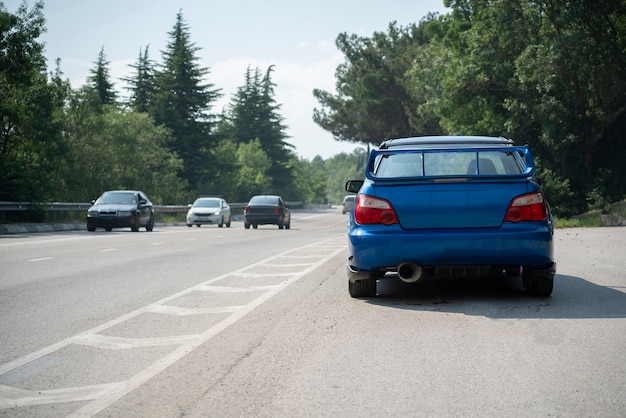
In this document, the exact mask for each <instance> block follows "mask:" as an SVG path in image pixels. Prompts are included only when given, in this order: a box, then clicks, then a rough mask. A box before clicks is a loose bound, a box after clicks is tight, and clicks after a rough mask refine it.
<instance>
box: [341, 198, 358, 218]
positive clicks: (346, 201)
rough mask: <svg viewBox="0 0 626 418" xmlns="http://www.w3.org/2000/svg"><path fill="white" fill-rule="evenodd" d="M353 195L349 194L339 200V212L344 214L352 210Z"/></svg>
mask: <svg viewBox="0 0 626 418" xmlns="http://www.w3.org/2000/svg"><path fill="white" fill-rule="evenodd" d="M354 199H355V197H354V195H349V196H346V197H344V198H343V202H341V206H342V208H341V213H342V214H344V215H345V214H346V213H348V212H350V211H351V210H352V208H353V207H354Z"/></svg>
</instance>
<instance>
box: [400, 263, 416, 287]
mask: <svg viewBox="0 0 626 418" xmlns="http://www.w3.org/2000/svg"><path fill="white" fill-rule="evenodd" d="M398 277H400V280H402V281H403V282H405V283H415V282H416V281H418V280H419V279H420V277H422V268H421V267H420V266H418V265H417V264H415V263H400V264H398Z"/></svg>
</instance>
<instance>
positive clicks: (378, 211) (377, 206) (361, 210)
mask: <svg viewBox="0 0 626 418" xmlns="http://www.w3.org/2000/svg"><path fill="white" fill-rule="evenodd" d="M354 219H355V220H356V222H357V223H359V224H361V225H365V224H383V225H392V224H397V223H399V221H398V217H397V216H396V211H395V210H393V207H392V206H391V203H389V202H388V201H386V200H385V199H379V198H377V197H372V196H368V195H364V194H362V195H360V196H359V198H358V199H357V201H356V205H355V207H354Z"/></svg>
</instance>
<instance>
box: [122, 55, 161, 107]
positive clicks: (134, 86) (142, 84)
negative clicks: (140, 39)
mask: <svg viewBox="0 0 626 418" xmlns="http://www.w3.org/2000/svg"><path fill="white" fill-rule="evenodd" d="M148 49H149V47H148V46H146V48H145V49H144V50H143V51H142V50H141V49H140V50H139V58H138V59H137V63H135V64H133V65H131V66H130V67H131V68H133V69H134V74H133V75H132V76H130V77H128V78H124V79H123V80H124V81H125V82H126V83H128V90H130V92H131V94H130V97H129V100H128V102H129V105H130V107H131V109H134V110H136V111H137V112H145V113H147V112H148V111H149V110H150V106H151V104H152V101H153V97H154V94H155V92H156V86H155V82H154V74H155V68H156V65H155V63H154V61H152V60H151V59H150V57H149V53H148Z"/></svg>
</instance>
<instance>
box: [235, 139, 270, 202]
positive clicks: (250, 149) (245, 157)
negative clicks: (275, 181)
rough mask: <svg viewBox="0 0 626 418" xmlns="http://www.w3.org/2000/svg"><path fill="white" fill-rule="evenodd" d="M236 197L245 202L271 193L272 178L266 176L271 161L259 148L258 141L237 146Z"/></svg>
mask: <svg viewBox="0 0 626 418" xmlns="http://www.w3.org/2000/svg"><path fill="white" fill-rule="evenodd" d="M236 155H237V166H238V168H239V170H238V173H237V185H236V189H237V196H236V199H237V200H240V201H242V202H247V201H248V199H250V197H251V196H253V195H256V194H268V193H272V191H271V184H272V178H271V177H270V176H269V175H268V172H269V170H270V168H271V161H270V159H269V158H268V156H267V154H266V153H265V151H263V148H262V146H261V141H259V139H254V140H252V141H249V142H244V143H241V144H239V146H238V147H237V154H236Z"/></svg>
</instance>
